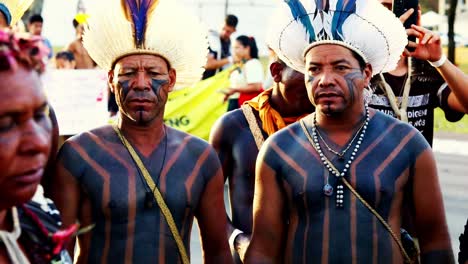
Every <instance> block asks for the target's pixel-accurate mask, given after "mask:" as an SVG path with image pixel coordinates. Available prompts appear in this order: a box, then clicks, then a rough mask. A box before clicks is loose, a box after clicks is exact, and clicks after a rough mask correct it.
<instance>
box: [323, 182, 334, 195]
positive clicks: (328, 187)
mask: <svg viewBox="0 0 468 264" xmlns="http://www.w3.org/2000/svg"><path fill="white" fill-rule="evenodd" d="M323 193H324V194H325V195H326V196H332V195H333V187H332V186H331V185H330V184H328V183H327V184H325V186H323Z"/></svg>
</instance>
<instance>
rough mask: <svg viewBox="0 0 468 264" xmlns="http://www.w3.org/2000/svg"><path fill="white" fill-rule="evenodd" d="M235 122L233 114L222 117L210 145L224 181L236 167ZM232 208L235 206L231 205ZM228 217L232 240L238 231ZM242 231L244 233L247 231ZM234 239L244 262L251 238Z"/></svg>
mask: <svg viewBox="0 0 468 264" xmlns="http://www.w3.org/2000/svg"><path fill="white" fill-rule="evenodd" d="M233 122H234V120H233V119H232V114H230V113H228V114H226V115H224V116H222V117H221V118H220V119H218V121H216V123H215V124H214V125H213V128H212V129H211V133H210V138H209V143H210V144H211V146H212V147H213V148H214V150H215V151H216V153H217V154H218V158H219V160H220V161H221V166H222V169H223V175H224V181H226V180H227V179H228V178H230V177H232V172H233V166H235V165H234V162H235V161H234V159H233V156H232V145H233V143H234V142H233V140H232V135H234V134H235V133H236V131H235V130H232V129H230V128H229V124H232V123H233ZM231 206H233V205H232V204H231ZM226 217H227V225H226V233H227V237H228V238H230V237H231V236H232V235H233V232H234V230H236V227H235V226H234V225H233V223H232V221H231V219H230V218H229V216H227V215H226ZM240 231H242V232H243V231H245V230H240ZM233 239H234V241H233V245H231V244H230V245H229V246H230V247H231V246H233V247H234V250H235V251H236V252H238V254H239V256H240V258H241V259H242V260H243V258H244V255H245V251H246V249H247V246H248V245H249V243H250V236H248V235H246V234H244V233H240V234H238V235H237V236H235V237H234V238H233Z"/></svg>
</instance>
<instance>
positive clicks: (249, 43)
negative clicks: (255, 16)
mask: <svg viewBox="0 0 468 264" xmlns="http://www.w3.org/2000/svg"><path fill="white" fill-rule="evenodd" d="M236 40H237V41H239V43H240V44H242V46H244V47H250V57H251V58H252V59H258V48H257V42H256V41H255V38H254V37H248V36H245V35H242V36H239V37H237V38H236Z"/></svg>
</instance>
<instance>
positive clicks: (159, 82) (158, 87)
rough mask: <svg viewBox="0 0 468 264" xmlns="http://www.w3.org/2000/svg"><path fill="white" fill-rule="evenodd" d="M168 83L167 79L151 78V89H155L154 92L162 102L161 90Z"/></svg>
mask: <svg viewBox="0 0 468 264" xmlns="http://www.w3.org/2000/svg"><path fill="white" fill-rule="evenodd" d="M167 83H168V81H167V80H156V79H151V89H152V90H153V93H154V94H155V95H156V97H157V98H158V101H159V102H161V101H162V98H161V94H160V91H161V89H162V86H163V85H166V84H167Z"/></svg>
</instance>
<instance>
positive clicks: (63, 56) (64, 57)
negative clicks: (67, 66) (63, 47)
mask: <svg viewBox="0 0 468 264" xmlns="http://www.w3.org/2000/svg"><path fill="white" fill-rule="evenodd" d="M55 59H56V60H57V59H62V60H67V61H70V62H71V61H74V60H75V56H74V55H73V53H71V52H69V51H60V52H59V53H57V55H55Z"/></svg>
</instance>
